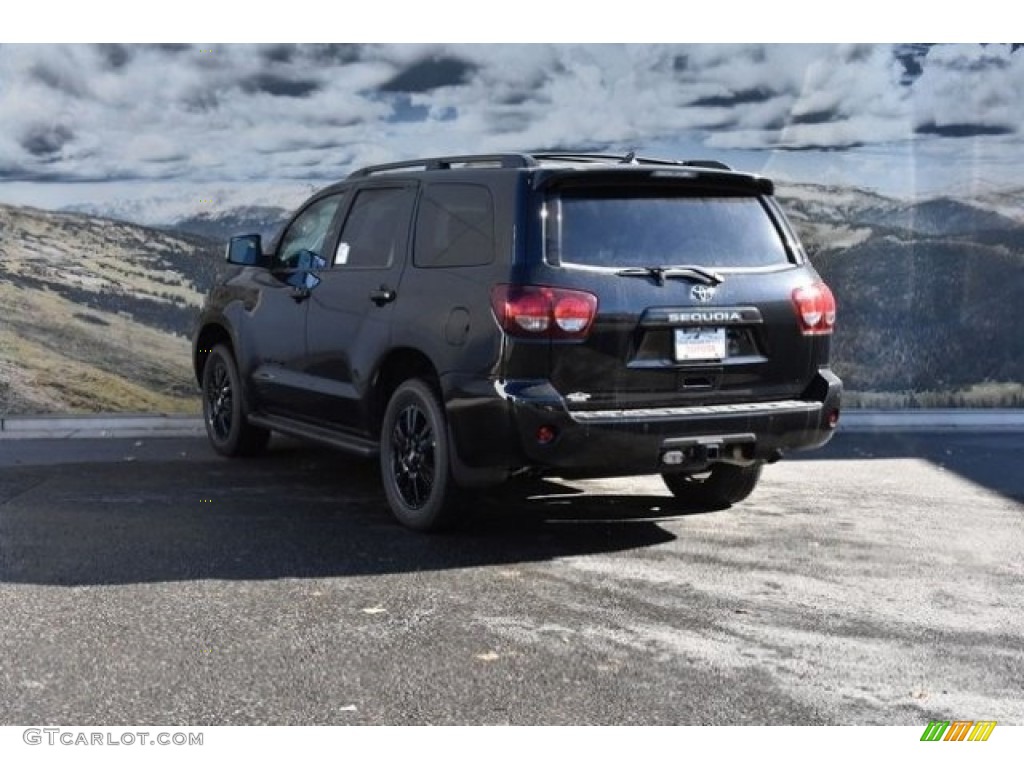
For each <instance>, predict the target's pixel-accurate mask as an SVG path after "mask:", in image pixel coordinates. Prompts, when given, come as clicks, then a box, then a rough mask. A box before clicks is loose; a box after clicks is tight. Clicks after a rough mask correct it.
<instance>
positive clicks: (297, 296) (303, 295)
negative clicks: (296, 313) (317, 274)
mask: <svg viewBox="0 0 1024 768" xmlns="http://www.w3.org/2000/svg"><path fill="white" fill-rule="evenodd" d="M311 295H312V294H311V292H310V290H309V288H305V287H303V288H292V293H291V297H292V298H293V299H294V300H295V303H296V304H301V303H302V302H304V301H305V300H306V299H308V298H309V297H310V296H311Z"/></svg>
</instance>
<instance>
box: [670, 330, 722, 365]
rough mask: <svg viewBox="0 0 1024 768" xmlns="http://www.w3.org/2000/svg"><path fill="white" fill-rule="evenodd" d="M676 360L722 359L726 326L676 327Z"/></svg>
mask: <svg viewBox="0 0 1024 768" xmlns="http://www.w3.org/2000/svg"><path fill="white" fill-rule="evenodd" d="M675 330H676V360H678V361H680V362H685V361H688V360H722V359H724V358H725V328H676V329H675Z"/></svg>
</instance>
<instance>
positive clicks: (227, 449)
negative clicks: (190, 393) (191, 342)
mask: <svg viewBox="0 0 1024 768" xmlns="http://www.w3.org/2000/svg"><path fill="white" fill-rule="evenodd" d="M203 422H204V423H205V424H206V434H207V436H208V437H209V438H210V444H211V445H212V446H213V449H214V450H215V451H217V453H220V454H222V455H224V456H253V455H255V454H257V453H260V452H261V451H262V450H263V449H264V448H266V446H267V441H268V440H270V432H269V431H268V430H266V429H262V428H260V427H254V426H253V425H252V424H250V423H249V422H248V421H247V420H246V409H245V390H244V388H243V386H242V377H241V376H239V374H238V366H237V365H236V364H235V357H234V355H233V354H231V350H230V349H229V348H228V347H226V346H224V345H223V344H220V345H218V346H216V347H214V348H213V349H212V350H211V351H210V355H209V357H207V358H206V364H205V365H204V366H203Z"/></svg>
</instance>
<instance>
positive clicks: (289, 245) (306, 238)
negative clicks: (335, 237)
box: [274, 193, 345, 269]
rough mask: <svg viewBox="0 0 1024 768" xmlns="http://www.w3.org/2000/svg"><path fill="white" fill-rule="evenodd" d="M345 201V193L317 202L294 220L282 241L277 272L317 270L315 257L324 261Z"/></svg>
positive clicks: (276, 265) (278, 250)
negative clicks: (323, 253) (326, 247)
mask: <svg viewBox="0 0 1024 768" xmlns="http://www.w3.org/2000/svg"><path fill="white" fill-rule="evenodd" d="M344 197H345V195H344V193H339V194H337V195H330V196H329V197H325V198H323V199H321V200H317V201H316V202H315V203H313V204H312V205H310V206H308V207H307V208H306V209H305V210H304V211H302V213H300V214H299V215H298V216H296V217H295V218H294V219H293V220H292V222H291V224H289V225H288V229H286V230H285V233H284V235H283V236H282V237H281V245H280V246H279V247H278V249H277V258H276V264H275V265H274V266H275V267H276V268H278V269H311V268H313V266H314V263H315V261H316V259H314V258H313V257H314V256H315V257H318V258H322V256H321V252H322V250H323V247H324V242H325V241H326V239H327V233H328V231H330V228H331V222H332V221H333V220H334V216H335V214H336V213H337V212H338V208H339V206H340V205H341V201H342V200H343V199H344Z"/></svg>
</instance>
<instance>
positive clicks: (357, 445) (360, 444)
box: [249, 413, 380, 459]
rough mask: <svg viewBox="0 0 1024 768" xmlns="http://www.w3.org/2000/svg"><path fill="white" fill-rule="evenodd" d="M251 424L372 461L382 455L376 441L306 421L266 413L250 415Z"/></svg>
mask: <svg viewBox="0 0 1024 768" xmlns="http://www.w3.org/2000/svg"><path fill="white" fill-rule="evenodd" d="M249 423H250V424H252V425H253V426H255V427H263V428H264V429H270V430H273V431H274V432H280V433H281V434H283V435H290V436H291V437H301V438H303V439H305V440H313V441H315V442H317V443H323V444H324V445H329V446H331V447H332V448H337V449H338V450H341V451H345V452H347V453H352V454H355V455H356V456H362V457H363V458H367V459H372V458H375V457H376V456H378V455H379V454H380V444H379V443H378V442H377V441H376V440H370V439H368V438H365V437H358V436H356V435H350V434H347V433H345V432H339V431H338V430H336V429H327V428H325V427H319V426H317V425H315V424H307V423H306V422H304V421H297V420H296V419H289V418H287V417H286V416H270V415H267V414H265V413H250V414H249Z"/></svg>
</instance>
